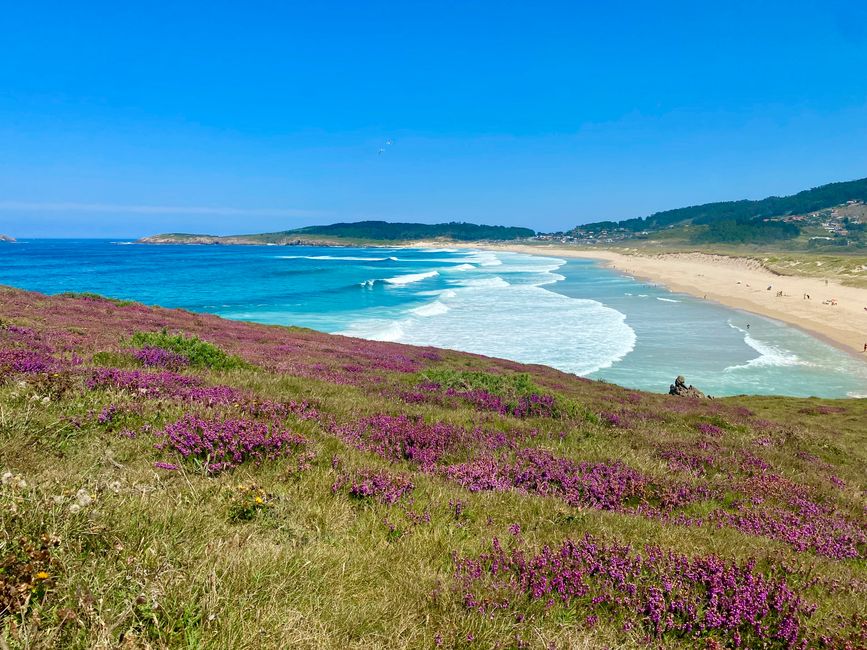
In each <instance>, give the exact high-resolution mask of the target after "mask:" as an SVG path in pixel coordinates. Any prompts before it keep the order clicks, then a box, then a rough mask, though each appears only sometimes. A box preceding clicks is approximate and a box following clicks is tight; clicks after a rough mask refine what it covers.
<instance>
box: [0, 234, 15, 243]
mask: <svg viewBox="0 0 867 650" xmlns="http://www.w3.org/2000/svg"><path fill="white" fill-rule="evenodd" d="M4 241H5V242H7V243H9V244H13V243H15V238H14V237H10V236H9V235H0V242H4Z"/></svg>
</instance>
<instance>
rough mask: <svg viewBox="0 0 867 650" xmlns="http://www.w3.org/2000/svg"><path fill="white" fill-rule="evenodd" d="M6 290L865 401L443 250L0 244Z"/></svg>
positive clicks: (680, 307) (835, 374)
mask: <svg viewBox="0 0 867 650" xmlns="http://www.w3.org/2000/svg"><path fill="white" fill-rule="evenodd" d="M0 284H6V285H11V286H15V287H20V288H23V289H30V290H35V291H41V292H44V293H59V292H63V291H78V292H94V293H99V294H103V295H106V296H111V297H114V298H121V299H130V300H136V301H140V302H144V303H146V304H152V305H161V306H164V307H181V308H184V309H189V310H192V311H199V312H209V313H213V314H217V315H219V316H223V317H225V318H233V319H239V320H249V321H255V322H260V323H271V324H279V325H298V326H302V327H310V328H313V329H317V330H321V331H324V332H331V333H335V334H344V335H350V336H358V337H361V338H368V339H377V340H388V341H397V342H402V343H413V344H419V345H434V346H438V347H445V348H453V349H457V350H464V351H468V352H476V353H479V354H485V355H489V356H496V357H504V358H507V359H513V360H515V361H521V362H526V363H539V364H545V365H549V366H553V367H555V368H559V369H560V370H564V371H566V372H571V373H575V374H578V375H581V376H584V377H588V378H591V379H604V380H606V381H610V382H612V383H617V384H620V385H623V386H628V387H633V388H638V389H643V390H649V391H655V392H666V391H667V390H668V386H669V384H670V383H672V382H673V381H674V378H675V376H677V375H679V374H680V375H684V376H685V377H686V379H687V382H688V383H691V384H694V385H696V386H697V387H699V388H700V389H702V390H703V391H705V392H707V393H710V394H712V395H717V396H724V395H734V394H742V393H747V394H757V395H793V396H811V395H814V396H818V397H846V396H849V397H864V396H867V363H863V362H861V361H859V360H858V359H856V358H854V357H852V356H850V355H848V354H846V353H844V352H842V351H840V350H837V349H836V348H834V347H832V346H830V345H828V344H827V343H825V342H823V341H821V340H819V339H817V338H814V337H812V336H810V335H808V334H806V333H804V332H802V331H800V330H798V329H795V328H792V327H789V326H787V325H784V324H782V323H779V322H777V321H773V320H770V319H767V318H763V317H761V316H757V315H754V314H748V313H745V312H741V311H737V310H732V309H728V308H726V307H722V306H720V305H717V304H714V303H710V302H707V301H703V300H699V299H695V298H692V297H690V296H687V295H683V294H677V293H671V292H669V291H667V290H666V289H665V288H663V287H659V286H655V285H652V284H649V283H646V282H643V281H641V280H636V279H634V278H631V277H628V276H625V275H622V274H619V273H617V272H614V271H611V270H608V269H605V268H602V267H601V266H599V265H598V264H597V263H595V262H593V261H589V260H565V259H559V258H555V257H541V256H531V255H524V254H518V253H507V252H499V251H497V252H490V251H476V250H466V249H460V250H459V249H452V248H430V249H405V248H327V247H303V246H292V247H284V246H174V245H163V246H152V245H142V244H134V243H129V242H113V241H108V240H24V241H22V242H19V243H17V244H2V245H0Z"/></svg>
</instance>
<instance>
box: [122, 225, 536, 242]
mask: <svg viewBox="0 0 867 650" xmlns="http://www.w3.org/2000/svg"><path fill="white" fill-rule="evenodd" d="M535 234H536V233H535V232H534V231H533V230H531V229H529V228H519V227H512V226H486V225H478V224H473V223H462V222H450V223H440V224H424V223H391V222H387V221H358V222H354V223H335V224H330V225H326V226H307V227H305V228H297V229H294V230H283V231H280V232H271V233H260V234H253V235H229V236H225V237H219V236H214V235H191V234H184V233H167V234H162V235H152V236H149V237H144V238H142V239H140V240H139V241H140V242H142V243H152V244H280V245H286V244H351V243H398V242H413V241H420V240H428V239H434V240H444V241H460V242H472V241H483V240H485V241H512V240H515V239H524V238H528V237H532V236H533V235H535Z"/></svg>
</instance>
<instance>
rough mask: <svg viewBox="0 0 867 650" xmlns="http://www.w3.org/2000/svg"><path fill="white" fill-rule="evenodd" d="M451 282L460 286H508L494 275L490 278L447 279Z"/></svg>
mask: <svg viewBox="0 0 867 650" xmlns="http://www.w3.org/2000/svg"><path fill="white" fill-rule="evenodd" d="M449 282H450V283H452V284H459V285H460V286H462V287H508V286H511V285H509V283H508V282H506V281H505V280H504V279H503V278H501V277H500V276H494V277H492V278H479V279H477V280H449Z"/></svg>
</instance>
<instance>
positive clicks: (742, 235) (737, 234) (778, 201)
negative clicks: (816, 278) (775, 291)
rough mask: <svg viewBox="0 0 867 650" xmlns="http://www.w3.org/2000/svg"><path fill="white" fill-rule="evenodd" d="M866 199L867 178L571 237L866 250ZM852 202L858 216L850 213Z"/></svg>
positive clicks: (604, 224) (591, 228) (605, 225)
mask: <svg viewBox="0 0 867 650" xmlns="http://www.w3.org/2000/svg"><path fill="white" fill-rule="evenodd" d="M865 201H867V178H863V179H860V180H856V181H847V182H843V183H830V184H828V185H822V186H821V187H815V188H813V189H811V190H804V191H803V192H799V193H797V194H793V195H792V196H782V197H780V196H769V197H768V198H765V199H761V200H758V201H749V200H741V201H721V202H717V203H705V204H702V205H694V206H690V207H687V208H677V209H674V210H665V211H663V212H657V213H655V214H652V215H650V216H649V217H646V218H641V217H639V218H635V219H626V220H624V221H598V222H595V223H589V224H585V225H582V226H577V227H576V228H574V229H573V230H571V231H569V232H568V233H567V235H569V236H573V237H576V238H577V239H588V240H593V239H601V240H603V241H605V242H611V241H620V240H623V239H633V238H639V239H641V238H648V237H650V238H654V239H658V238H659V237H663V238H664V239H666V240H681V241H683V242H686V243H691V244H759V245H762V244H774V243H785V245H786V247H790V248H791V247H795V248H817V247H829V246H831V247H838V246H847V247H848V246H853V245H854V246H856V247H862V246H863V245H864V244H865V241H864V239H865V238H864V222H865V219H864V217H863V214H861V212H863V210H861V208H863V207H864V203H865ZM853 204H854V212H853V211H852V210H850V208H853ZM849 212H853V213H852V214H851V215H850V214H848V213H849Z"/></svg>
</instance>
